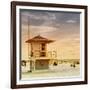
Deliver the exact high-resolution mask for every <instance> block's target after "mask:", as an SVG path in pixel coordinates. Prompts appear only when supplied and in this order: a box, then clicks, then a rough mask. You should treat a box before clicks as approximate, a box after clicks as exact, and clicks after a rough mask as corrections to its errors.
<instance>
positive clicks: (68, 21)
mask: <svg viewBox="0 0 90 90" xmlns="http://www.w3.org/2000/svg"><path fill="white" fill-rule="evenodd" d="M76 22H77V21H75V20H67V21H66V23H76Z"/></svg>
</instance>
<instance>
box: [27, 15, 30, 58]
mask: <svg viewBox="0 0 90 90" xmlns="http://www.w3.org/2000/svg"><path fill="white" fill-rule="evenodd" d="M27 20H28V32H27V35H28V40H29V39H30V31H29V25H30V21H29V16H28V17H27ZM28 58H30V46H29V43H28Z"/></svg>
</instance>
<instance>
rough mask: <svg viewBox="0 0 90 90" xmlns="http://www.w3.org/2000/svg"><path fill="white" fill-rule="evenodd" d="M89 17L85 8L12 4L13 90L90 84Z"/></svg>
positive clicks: (13, 2) (23, 3)
mask: <svg viewBox="0 0 90 90" xmlns="http://www.w3.org/2000/svg"><path fill="white" fill-rule="evenodd" d="M29 17H30V18H29ZM87 18H88V16H87V6H84V5H68V4H52V3H33V2H20V1H12V2H11V88H12V89H14V88H32V87H50V86H66V85H80V84H87V83H88V72H87V65H88V64H87V63H88V62H87V49H88V46H87V33H88V32H87ZM25 25H26V26H25ZM44 28H45V29H44ZM29 30H30V31H29ZM36 30H37V31H36ZM66 30H67V31H66ZM25 35H26V36H25ZM43 36H45V37H46V38H44V37H43ZM47 38H51V39H47ZM67 38H68V39H67ZM52 39H55V41H57V43H56V42H55V44H54V43H53V44H51V46H48V45H49V44H48V43H51V42H54V40H52ZM58 40H60V42H58ZM66 41H67V43H66ZM72 41H73V42H72ZM26 43H27V44H26ZM39 44H40V45H41V46H40V47H42V48H41V49H40V47H39V49H38V45H39ZM47 44H48V45H47ZM35 45H36V46H35ZM31 47H32V48H31ZM35 47H36V48H35ZM47 47H48V49H50V50H51V49H55V50H56V51H53V52H48V54H49V53H51V54H50V55H51V56H50V57H49V56H47V52H46V50H47V51H48V49H46V48H47ZM34 49H35V50H36V51H34ZM38 50H39V52H38ZM64 51H65V52H64ZM39 54H40V55H39ZM26 56H27V57H28V60H27V61H25V59H26ZM46 56H47V57H46ZM59 56H60V57H59ZM48 57H49V59H50V60H49V59H47V58H48ZM51 57H52V59H51ZM32 58H33V59H32ZM36 58H38V59H36ZM58 58H59V59H58ZM30 60H31V61H30ZM33 60H35V63H34V61H33ZM51 60H53V61H51ZM75 60H76V61H75ZM27 63H29V65H27ZM52 63H53V64H52ZM28 66H29V69H30V70H29V71H28V69H27V68H28ZM66 68H67V69H66ZM26 71H27V72H26ZM69 71H70V72H69ZM65 72H67V73H65ZM55 73H56V74H55ZM72 73H74V75H73V74H72ZM41 77H42V78H41Z"/></svg>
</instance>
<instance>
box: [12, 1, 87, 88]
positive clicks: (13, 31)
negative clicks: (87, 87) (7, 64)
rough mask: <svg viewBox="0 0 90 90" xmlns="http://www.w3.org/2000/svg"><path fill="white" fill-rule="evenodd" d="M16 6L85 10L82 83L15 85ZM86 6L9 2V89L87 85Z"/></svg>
mask: <svg viewBox="0 0 90 90" xmlns="http://www.w3.org/2000/svg"><path fill="white" fill-rule="evenodd" d="M16 6H39V7H42V6H43V7H55V8H60V7H63V8H76V9H84V10H85V17H84V20H85V28H84V34H85V38H84V39H85V42H84V45H85V47H84V50H85V52H84V54H85V58H84V61H85V68H84V70H85V75H84V76H85V77H84V81H75V82H60V83H55V82H54V83H45V84H25V85H16ZM87 37H88V36H87V6H83V5H67V4H51V3H33V2H19V1H12V2H11V88H12V89H14V88H31V87H48V86H65V85H80V84H87V83H88V72H87V67H88V66H87V65H88V64H87V48H88V46H87V41H88V40H87Z"/></svg>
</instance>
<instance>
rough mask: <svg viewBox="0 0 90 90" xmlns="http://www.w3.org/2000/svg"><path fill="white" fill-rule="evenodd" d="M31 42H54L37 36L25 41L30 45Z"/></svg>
mask: <svg viewBox="0 0 90 90" xmlns="http://www.w3.org/2000/svg"><path fill="white" fill-rule="evenodd" d="M32 42H44V43H51V42H54V40H49V39H47V38H44V37H42V36H40V35H38V36H35V37H33V38H31V39H29V40H27V41H26V43H32Z"/></svg>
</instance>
